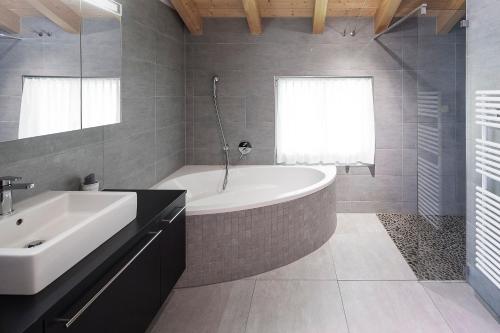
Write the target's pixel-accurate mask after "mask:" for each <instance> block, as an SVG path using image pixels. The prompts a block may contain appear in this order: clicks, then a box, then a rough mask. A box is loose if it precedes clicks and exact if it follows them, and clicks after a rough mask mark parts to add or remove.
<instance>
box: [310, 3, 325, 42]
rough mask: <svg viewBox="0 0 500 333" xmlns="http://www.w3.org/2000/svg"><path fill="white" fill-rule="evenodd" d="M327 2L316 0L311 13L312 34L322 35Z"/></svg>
mask: <svg viewBox="0 0 500 333" xmlns="http://www.w3.org/2000/svg"><path fill="white" fill-rule="evenodd" d="M327 8H328V0H316V1H315V3H314V13H313V34H322V33H323V32H324V31H325V22H326V14H327Z"/></svg>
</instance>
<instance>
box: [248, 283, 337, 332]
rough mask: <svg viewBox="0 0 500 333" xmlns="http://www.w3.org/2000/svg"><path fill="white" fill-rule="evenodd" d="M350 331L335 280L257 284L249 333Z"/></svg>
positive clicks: (249, 320)
mask: <svg viewBox="0 0 500 333" xmlns="http://www.w3.org/2000/svg"><path fill="white" fill-rule="evenodd" d="M278 332H283V333H306V332H307V333H328V332H335V333H342V332H347V326H346V322H345V316H344V313H343V311H342V303H341V299H340V294H339V289H338V285H337V282H336V281H283V280H281V281H277V280H267V281H263V280H262V281H257V283H256V285H255V291H254V297H253V300H252V307H251V309H250V316H249V318H248V324H247V333H278Z"/></svg>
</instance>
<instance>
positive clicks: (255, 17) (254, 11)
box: [242, 0, 262, 35]
mask: <svg viewBox="0 0 500 333" xmlns="http://www.w3.org/2000/svg"><path fill="white" fill-rule="evenodd" d="M242 1H243V9H244V10H245V15H246V18H247V22H248V28H249V29H250V33H251V34H252V35H260V34H262V23H261V20H260V12H259V7H258V5H257V0H242Z"/></svg>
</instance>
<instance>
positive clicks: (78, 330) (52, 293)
mask: <svg viewBox="0 0 500 333" xmlns="http://www.w3.org/2000/svg"><path fill="white" fill-rule="evenodd" d="M117 191H119V190H117ZM126 191H134V192H136V193H137V217H136V219H135V220H134V221H132V222H130V224H128V225H127V226H125V227H124V228H123V229H122V230H120V231H119V232H118V233H116V234H115V235H114V236H113V237H112V238H110V239H109V240H108V241H106V242H105V243H103V244H102V245H101V246H100V247H98V248H97V249H96V250H94V251H93V252H92V253H90V254H89V255H88V256H87V257H85V258H84V259H82V260H81V261H80V262H79V263H77V264H76V265H75V266H73V267H72V268H71V269H70V270H69V271H67V272H66V273H64V274H63V275H62V276H60V277H59V278H58V279H57V280H55V281H54V282H53V283H52V284H50V285H49V286H47V287H46V288H45V289H44V290H42V291H41V292H40V293H38V294H36V295H32V296H14V295H11V296H9V295H0V333H4V332H5V333H62V332H67V333H111V332H119V333H143V332H145V331H146V330H147V328H148V326H149V325H150V324H151V321H152V319H153V318H154V316H155V315H156V313H157V312H158V310H159V309H160V307H161V305H162V303H163V302H164V301H165V300H166V298H167V296H168V294H169V293H170V291H171V290H172V288H173V287H174V285H175V284H176V282H177V280H178V279H179V277H180V276H181V274H182V273H183V272H184V269H185V266H186V264H185V262H186V224H185V223H186V212H185V200H186V192H185V191H176V190H126Z"/></svg>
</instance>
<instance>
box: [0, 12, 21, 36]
mask: <svg viewBox="0 0 500 333" xmlns="http://www.w3.org/2000/svg"><path fill="white" fill-rule="evenodd" d="M0 28H2V29H5V30H7V31H8V32H10V33H15V34H18V33H20V32H21V18H20V17H19V16H18V15H17V14H16V13H14V12H13V11H10V10H8V9H7V8H5V7H3V6H0Z"/></svg>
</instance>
